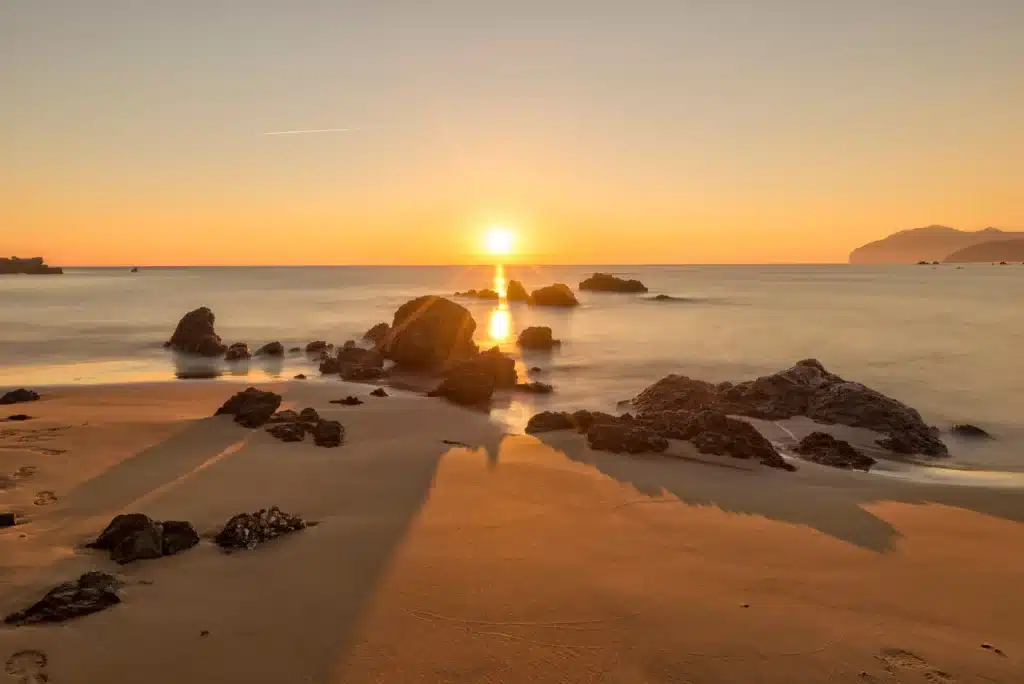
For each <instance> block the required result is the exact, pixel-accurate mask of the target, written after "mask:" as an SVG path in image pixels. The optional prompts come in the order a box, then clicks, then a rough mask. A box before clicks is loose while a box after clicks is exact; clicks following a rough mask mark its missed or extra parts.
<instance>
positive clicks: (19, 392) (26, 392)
mask: <svg viewBox="0 0 1024 684" xmlns="http://www.w3.org/2000/svg"><path fill="white" fill-rule="evenodd" d="M28 401H39V393H38V392H34V391H32V390H30V389H25V388H24V387H23V388H21V389H16V390H11V391H10V392H7V393H5V394H4V395H3V396H2V397H0V404H3V405H8V404H23V403H25V402H28Z"/></svg>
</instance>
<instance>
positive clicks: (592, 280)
mask: <svg viewBox="0 0 1024 684" xmlns="http://www.w3.org/2000/svg"><path fill="white" fill-rule="evenodd" d="M584 290H590V291H592V292H625V293H639V292H647V286H646V285H644V284H643V283H642V282H640V281H639V280H626V279H623V278H619V277H616V276H613V275H612V274H610V273H595V274H594V275H592V276H590V277H589V278H587V279H586V280H584V281H582V282H581V283H580V291H581V292H582V291H584Z"/></svg>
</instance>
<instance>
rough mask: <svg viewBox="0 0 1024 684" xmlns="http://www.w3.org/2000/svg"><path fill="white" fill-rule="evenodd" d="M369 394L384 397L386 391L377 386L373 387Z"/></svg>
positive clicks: (386, 394)
mask: <svg viewBox="0 0 1024 684" xmlns="http://www.w3.org/2000/svg"><path fill="white" fill-rule="evenodd" d="M370 396H371V397H386V396H388V393H387V392H385V391H384V388H383V387H378V388H377V389H375V390H373V391H372V392H370Z"/></svg>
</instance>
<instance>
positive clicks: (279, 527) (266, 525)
mask: <svg viewBox="0 0 1024 684" xmlns="http://www.w3.org/2000/svg"><path fill="white" fill-rule="evenodd" d="M305 527H306V523H305V521H303V520H302V518H300V517H298V516H296V515H289V514H288V513H285V512H283V511H282V510H281V509H280V508H278V507H277V506H272V507H271V508H269V509H267V508H264V509H261V510H259V511H257V512H255V513H239V514H238V515H236V516H235V517H233V518H231V520H229V521H228V523H227V525H225V526H224V529H223V530H221V531H220V532H219V533H218V534H217V536H216V538H215V539H214V541H215V542H216V543H217V545H218V546H220V547H221V548H225V549H253V548H255V547H256V546H257V545H258V544H262V543H263V542H266V541H270V540H271V539H276V538H277V537H280V536H282V535H285V534H289V533H290V532H295V531H298V530H301V529H304V528H305Z"/></svg>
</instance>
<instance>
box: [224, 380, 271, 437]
mask: <svg viewBox="0 0 1024 684" xmlns="http://www.w3.org/2000/svg"><path fill="white" fill-rule="evenodd" d="M279 406H281V395H280V394H274V393H273V392H264V391H261V390H258V389H256V388H255V387H250V388H248V389H246V390H245V391H244V392H239V393H238V394H236V395H234V396H233V397H231V398H230V399H228V400H227V401H226V402H225V403H224V405H223V406H221V407H220V408H219V409H217V412H216V413H215V414H214V415H216V416H221V415H230V416H234V418H235V422H236V423H238V424H239V425H244V426H245V427H248V428H258V427H260V426H261V425H263V424H265V423H266V422H267V421H269V420H270V417H271V416H273V415H274V413H275V412H276V411H277V409H278V407H279Z"/></svg>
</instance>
